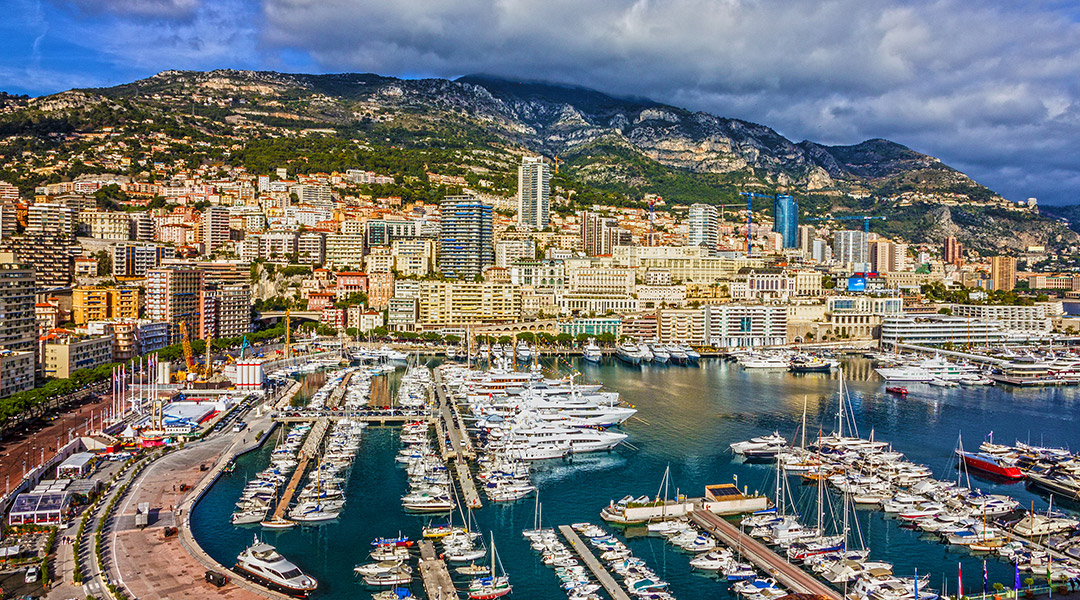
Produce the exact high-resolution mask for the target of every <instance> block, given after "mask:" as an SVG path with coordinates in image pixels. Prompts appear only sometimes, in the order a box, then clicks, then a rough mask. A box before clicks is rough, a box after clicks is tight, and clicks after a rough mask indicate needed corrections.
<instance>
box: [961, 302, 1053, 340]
mask: <svg viewBox="0 0 1080 600" xmlns="http://www.w3.org/2000/svg"><path fill="white" fill-rule="evenodd" d="M949 308H950V309H952V314H953V315H955V316H957V317H968V318H971V319H976V320H979V321H996V322H998V323H1001V326H1002V327H1003V328H1004V329H1005V330H1006V331H1024V332H1038V333H1049V332H1050V330H1051V329H1053V323H1052V322H1051V318H1050V316H1049V315H1047V314H1046V305H1045V304H1038V305H1035V306H1006V305H990V304H952V305H950V306H949Z"/></svg>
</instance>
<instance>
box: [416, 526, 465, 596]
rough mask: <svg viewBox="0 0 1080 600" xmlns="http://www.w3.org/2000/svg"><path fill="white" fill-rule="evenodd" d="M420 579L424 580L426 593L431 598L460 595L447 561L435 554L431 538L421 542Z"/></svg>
mask: <svg viewBox="0 0 1080 600" xmlns="http://www.w3.org/2000/svg"><path fill="white" fill-rule="evenodd" d="M420 579H421V580H422V581H423V582H424V593H425V594H427V597H428V598H430V599H431V600H440V599H441V600H450V599H451V598H457V597H458V595H457V590H455V589H454V580H453V579H451V578H450V571H449V570H448V569H447V568H446V562H444V561H442V560H440V559H439V557H438V555H436V554H435V544H434V543H432V541H431V540H424V541H422V542H420Z"/></svg>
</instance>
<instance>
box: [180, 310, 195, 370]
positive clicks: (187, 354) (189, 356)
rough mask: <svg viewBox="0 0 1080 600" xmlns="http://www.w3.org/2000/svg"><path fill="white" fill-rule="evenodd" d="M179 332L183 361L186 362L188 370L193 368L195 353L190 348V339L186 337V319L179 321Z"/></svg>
mask: <svg viewBox="0 0 1080 600" xmlns="http://www.w3.org/2000/svg"><path fill="white" fill-rule="evenodd" d="M180 333H181V335H183V336H184V337H183V347H184V362H186V363H187V368H188V371H193V370H195V353H194V352H192V350H191V339H190V338H188V324H187V321H180Z"/></svg>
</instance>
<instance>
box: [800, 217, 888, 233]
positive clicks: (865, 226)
mask: <svg viewBox="0 0 1080 600" xmlns="http://www.w3.org/2000/svg"><path fill="white" fill-rule="evenodd" d="M874 219H881V220H882V221H884V220H885V217H872V216H870V215H851V216H848V217H833V216H828V217H813V218H810V219H803V221H862V222H863V231H865V232H866V233H870V221H872V220H874Z"/></svg>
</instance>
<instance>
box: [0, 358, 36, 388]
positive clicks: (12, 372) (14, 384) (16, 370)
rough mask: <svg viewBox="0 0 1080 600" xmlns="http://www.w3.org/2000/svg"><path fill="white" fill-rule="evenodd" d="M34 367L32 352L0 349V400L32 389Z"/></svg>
mask: <svg viewBox="0 0 1080 600" xmlns="http://www.w3.org/2000/svg"><path fill="white" fill-rule="evenodd" d="M36 365H37V361H36V359H35V353H34V352H33V351H30V350H23V351H14V350H5V349H0V398H7V397H8V396H10V395H12V394H14V393H17V392H23V391H26V390H32V389H34V380H35V376H34V373H35V371H36V370H37V367H36Z"/></svg>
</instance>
